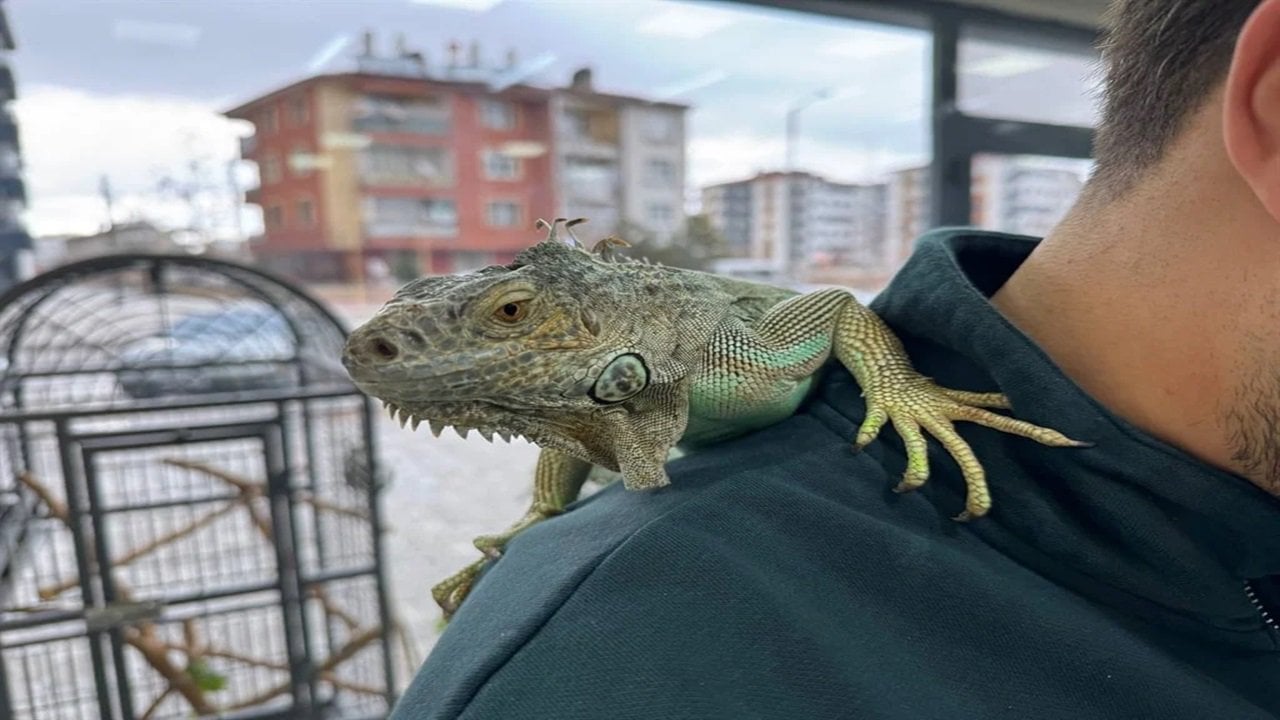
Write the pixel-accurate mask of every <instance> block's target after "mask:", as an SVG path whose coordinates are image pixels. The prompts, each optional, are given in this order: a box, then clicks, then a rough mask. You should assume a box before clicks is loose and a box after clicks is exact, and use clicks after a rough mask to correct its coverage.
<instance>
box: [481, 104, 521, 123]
mask: <svg viewBox="0 0 1280 720" xmlns="http://www.w3.org/2000/svg"><path fill="white" fill-rule="evenodd" d="M480 123H481V124H482V125H484V126H485V127H487V128H489V129H490V130H515V129H516V106H515V105H514V104H513V103H509V102H506V101H504V100H493V99H491V98H484V99H482V100H481V101H480Z"/></svg>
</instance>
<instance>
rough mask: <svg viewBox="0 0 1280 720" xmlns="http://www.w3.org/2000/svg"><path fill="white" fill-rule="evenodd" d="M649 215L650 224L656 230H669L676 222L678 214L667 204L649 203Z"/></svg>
mask: <svg viewBox="0 0 1280 720" xmlns="http://www.w3.org/2000/svg"><path fill="white" fill-rule="evenodd" d="M648 215H649V223H650V224H652V225H653V226H654V227H655V228H668V227H671V224H672V221H673V220H675V215H676V213H675V210H674V209H672V207H671V206H670V205H668V204H667V203H649V208H648Z"/></svg>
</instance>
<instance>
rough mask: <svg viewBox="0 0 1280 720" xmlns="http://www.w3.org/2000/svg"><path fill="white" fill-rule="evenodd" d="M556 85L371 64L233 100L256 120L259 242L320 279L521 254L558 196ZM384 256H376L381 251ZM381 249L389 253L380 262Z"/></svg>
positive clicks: (298, 271) (267, 255) (259, 250)
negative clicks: (496, 84) (499, 85)
mask: <svg viewBox="0 0 1280 720" xmlns="http://www.w3.org/2000/svg"><path fill="white" fill-rule="evenodd" d="M550 97H551V95H550V92H549V91H547V90H543V89H538V88H532V87H527V86H521V85H517V86H514V87H510V88H508V89H506V90H503V91H501V92H496V93H495V92H493V91H492V90H490V89H489V87H488V86H487V85H485V84H483V83H479V82H469V81H462V80H442V79H431V78H425V77H397V76H395V75H381V74H372V73H364V72H356V73H343V74H332V75H320V76H316V77H311V78H307V79H305V80H302V81H299V82H297V83H294V84H292V85H289V86H287V87H284V88H281V89H279V90H275V91H273V92H270V93H267V94H266V95H263V96H261V97H258V98H255V99H253V100H250V101H249V102H246V103H244V104H243V105H240V106H239V107H236V108H233V109H231V110H229V111H227V113H226V114H227V116H229V117H232V118H239V119H243V120H248V121H249V122H251V123H253V125H254V128H255V133H254V135H253V136H251V137H249V138H247V139H246V140H245V141H244V142H243V144H242V148H241V150H242V155H243V157H244V158H245V159H247V160H253V161H255V162H256V163H257V165H258V168H259V176H260V184H259V186H258V187H257V188H255V189H253V190H251V191H250V192H249V193H248V201H249V202H250V203H253V204H257V205H259V206H261V207H262V212H263V221H264V225H265V229H264V233H263V235H262V237H261V238H259V239H257V240H256V241H255V243H254V254H255V256H256V257H257V258H258V260H259V261H260V262H261V263H262V264H263V265H264V266H266V267H268V268H270V269H273V270H275V271H277V272H282V273H286V274H289V275H293V276H295V277H299V278H302V279H305V280H312V281H352V280H358V279H361V278H363V277H364V276H365V274H366V273H367V272H369V271H370V270H371V269H372V268H373V267H375V266H377V265H381V266H382V267H385V268H389V269H390V270H391V271H392V272H394V273H396V274H397V275H400V276H416V275H419V274H426V273H449V272H457V271H463V270H469V269H474V268H478V267H483V266H485V265H489V264H493V263H504V262H509V261H510V260H511V258H512V257H514V255H515V254H516V253H517V252H519V251H520V250H521V249H523V248H525V247H528V246H529V244H530V241H531V238H532V237H534V235H533V232H532V230H533V222H534V219H535V218H537V217H539V216H545V215H550V214H554V213H555V211H556V208H557V207H558V203H557V198H556V196H555V190H554V188H555V185H554V183H553V178H552V173H553V170H552V130H551V116H550V111H549V107H550ZM371 261H372V262H371ZM378 261H381V263H379V262H378Z"/></svg>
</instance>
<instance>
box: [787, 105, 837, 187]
mask: <svg viewBox="0 0 1280 720" xmlns="http://www.w3.org/2000/svg"><path fill="white" fill-rule="evenodd" d="M833 95H835V89H834V88H829V87H825V88H821V89H818V90H815V91H813V92H812V93H809V94H808V95H805V96H804V97H801V98H800V99H798V100H794V101H792V103H791V104H790V105H788V106H787V166H786V170H787V172H795V169H796V139H797V135H799V133H800V112H801V111H802V110H804V109H805V108H807V107H809V106H810V105H813V104H814V103H817V102H821V101H822V100H826V99H828V98H830V97H832V96H833Z"/></svg>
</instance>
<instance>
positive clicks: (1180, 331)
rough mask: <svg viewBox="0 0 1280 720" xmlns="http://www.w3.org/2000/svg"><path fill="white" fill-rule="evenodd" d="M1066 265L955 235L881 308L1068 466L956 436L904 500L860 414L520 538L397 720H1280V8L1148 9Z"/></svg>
mask: <svg viewBox="0 0 1280 720" xmlns="http://www.w3.org/2000/svg"><path fill="white" fill-rule="evenodd" d="M1112 19H1113V21H1114V22H1113V25H1112V30H1111V32H1110V33H1109V36H1108V39H1107V41H1106V43H1105V46H1104V48H1103V56H1104V61H1105V62H1106V65H1107V76H1106V93H1105V108H1104V113H1103V118H1102V121H1101V125H1100V127H1099V131H1098V136H1097V148H1096V155H1097V172H1096V174H1095V175H1094V177H1092V178H1091V180H1090V182H1089V184H1088V187H1087V188H1086V189H1085V191H1084V193H1083V194H1082V197H1081V199H1080V201H1079V203H1078V204H1077V205H1076V207H1075V208H1074V209H1073V210H1072V211H1071V213H1070V214H1069V216H1068V217H1067V219H1066V220H1065V221H1064V222H1063V223H1062V224H1061V226H1060V227H1058V228H1057V229H1056V230H1055V231H1054V232H1053V233H1051V234H1050V235H1049V236H1048V237H1047V238H1045V239H1044V240H1043V241H1041V242H1039V243H1036V242H1033V241H1031V240H1029V239H1026V238H1019V237H1012V236H1006V235H1000V234H995V233H986V232H975V231H948V232H938V233H934V234H932V235H931V236H929V237H927V238H926V239H925V240H924V242H923V243H922V244H921V247H920V248H919V250H918V251H917V253H916V254H915V256H914V257H913V258H912V259H911V260H910V262H909V263H908V264H907V266H906V267H905V268H904V269H903V270H902V271H901V273H900V274H899V275H898V276H897V278H895V280H894V282H893V283H892V285H891V286H890V287H889V288H888V289H887V290H886V291H885V292H884V293H883V294H882V295H881V296H880V297H879V298H877V300H876V302H875V304H874V305H873V307H874V309H875V310H876V311H877V312H878V313H879V314H880V315H881V316H882V317H883V318H885V320H886V321H887V322H888V323H889V325H890V326H891V327H892V328H893V329H894V330H895V331H896V332H897V333H898V334H899V335H900V336H901V337H902V338H903V340H904V343H905V345H906V348H907V350H908V352H909V353H910V354H911V356H912V359H913V361H914V362H915V364H916V367H917V368H918V369H919V370H920V371H921V372H922V373H923V374H925V375H928V376H931V377H934V378H935V379H936V380H937V381H938V382H939V383H940V384H942V385H944V386H947V387H957V388H969V389H974V390H996V389H997V388H998V389H999V390H1002V391H1004V392H1005V393H1007V394H1008V396H1009V397H1010V398H1011V400H1012V402H1013V406H1014V408H1015V411H1016V414H1017V415H1018V416H1019V417H1021V418H1022V419H1025V420H1028V421H1030V422H1034V423H1037V424H1041V425H1047V426H1052V427H1054V428H1056V429H1058V430H1061V431H1062V432H1063V433H1065V434H1066V435H1068V436H1070V437H1073V438H1080V439H1084V440H1089V441H1093V442H1094V443H1096V445H1095V446H1094V447H1092V448H1089V449H1085V450H1072V451H1063V450H1060V449H1053V448H1046V447H1043V446H1040V445H1038V444H1036V443H1034V442H1031V441H1028V440H1025V439H1020V438H1016V437H1012V436H1010V435H1006V434H1003V433H999V432H996V431H993V430H987V429H985V428H981V427H976V426H973V425H963V424H962V425H961V426H959V430H960V432H961V433H962V434H963V435H964V437H965V439H966V440H967V441H968V442H969V443H970V444H971V445H972V447H973V449H974V451H975V452H976V453H977V455H978V457H979V458H980V459H981V460H982V462H983V463H984V465H985V467H986V468H987V472H988V477H989V479H990V482H991V487H992V493H993V497H994V509H993V511H992V513H991V514H990V515H989V516H987V517H986V518H982V519H979V520H976V521H974V522H972V523H970V524H966V525H960V524H957V523H953V522H951V521H950V520H949V519H948V517H947V516H948V514H949V512H951V511H954V509H955V508H956V507H957V506H959V504H960V503H961V497H962V492H963V485H962V482H961V480H960V477H959V473H958V470H957V468H956V466H955V464H954V462H952V461H951V460H950V458H949V457H948V456H946V455H945V453H944V452H942V451H941V450H940V448H939V446H937V444H936V443H935V444H931V452H932V453H933V457H932V458H931V464H932V467H933V477H932V479H931V480H930V482H929V484H928V485H926V486H925V488H924V489H923V490H921V491H919V492H916V493H912V494H906V495H895V494H894V493H892V492H891V490H890V489H891V488H892V487H893V485H894V484H895V480H896V478H895V477H894V476H895V475H897V474H899V473H901V472H902V468H903V466H904V453H903V448H902V444H901V441H900V440H899V439H898V437H897V435H896V434H895V433H892V432H885V433H882V434H881V436H880V440H878V441H877V442H875V443H873V444H872V445H871V446H870V447H868V448H867V449H866V450H865V451H863V452H862V453H860V454H855V453H854V452H853V451H852V450H851V448H850V442H851V439H852V438H853V436H854V434H855V432H856V429H857V427H858V425H859V423H860V421H861V420H862V413H863V406H862V402H861V400H860V399H859V398H858V391H857V388H856V387H855V386H854V385H853V382H852V380H851V379H850V378H849V376H848V375H847V374H845V373H843V372H840V371H833V372H832V373H830V376H829V379H828V380H827V381H826V382H825V383H824V386H823V387H822V388H821V389H820V390H819V392H818V394H817V396H816V397H815V398H814V399H813V400H812V401H811V402H810V403H809V404H807V405H806V406H805V407H804V408H803V409H802V411H801V412H800V413H798V414H797V415H796V416H795V417H794V418H791V419H790V420H788V421H786V422H784V423H782V424H780V425H777V426H774V427H772V428H770V429H768V430H765V431H763V432H758V433H755V434H753V435H750V436H748V437H746V438H742V439H740V440H737V441H733V442H730V443H727V444H725V445H723V446H720V447H718V448H716V449H715V450H713V451H711V452H707V453H703V454H699V455H696V456H693V457H690V458H686V459H683V460H680V461H676V462H675V463H672V466H671V468H670V470H671V476H672V478H673V483H674V484H673V485H672V487H671V488H669V489H667V490H664V491H662V492H660V493H652V494H647V493H628V492H624V491H623V490H622V489H621V488H612V489H608V490H605V491H603V492H601V493H599V494H597V495H596V496H595V497H593V498H590V499H588V500H586V501H585V502H582V503H581V504H580V506H579V507H577V508H575V509H573V510H572V512H570V513H568V514H566V515H564V516H563V517H560V518H556V519H554V520H552V521H549V522H546V523H543V524H542V525H539V526H537V527H535V528H534V529H532V530H530V531H529V532H527V533H526V534H525V535H523V536H521V537H520V538H519V539H517V540H516V541H515V542H514V543H512V544H511V546H510V547H509V548H508V550H507V553H506V555H505V556H504V557H503V558H502V559H501V560H500V561H499V562H497V563H496V564H495V565H494V566H493V567H492V569H491V570H490V571H489V572H488V573H487V574H486V575H485V576H484V577H483V578H482V580H481V581H480V582H479V583H478V584H477V586H476V588H475V590H474V591H473V593H472V595H471V596H470V597H469V599H468V600H467V602H466V604H465V605H464V606H463V608H462V610H461V611H460V613H459V614H458V615H457V617H456V618H455V620H454V623H453V625H452V626H451V627H450V628H449V630H448V631H447V632H446V633H445V634H444V636H443V637H442V638H441V640H440V643H439V645H438V646H437V647H436V649H435V651H434V653H433V654H432V656H431V657H430V658H429V659H428V661H427V662H426V664H425V666H424V667H423V669H422V670H421V672H420V673H419V675H418V677H417V678H416V679H415V681H414V683H413V686H412V687H411V688H410V690H409V691H408V693H407V694H406V695H405V697H404V699H403V700H402V702H401V703H400V704H399V706H398V707H397V710H396V713H395V715H394V717H396V718H404V719H408V718H415V719H416V718H424V719H425V718H465V719H472V718H548V719H550V718H554V719H556V720H568V719H572V718H593V719H594V718H600V719H609V720H616V719H625V718H661V719H663V720H674V719H676V718H714V719H719V718H725V719H726V720H727V719H729V718H788V719H789V718H805V719H809V718H813V719H825V718H913V719H915V718H1019V719H1022V718H1036V719H1041V720H1042V719H1045V718H1072V719H1073V720H1081V719H1088V718H1195V719H1196V720H1201V719H1204V718H1215V719H1216V718H1224V719H1225V718H1231V719H1232V720H1251V719H1257V720H1261V719H1262V718H1275V717H1280V623H1278V622H1277V621H1278V619H1280V499H1278V498H1277V496H1280V0H1122V1H1121V2H1120V3H1119V4H1118V5H1117V6H1116V7H1115V9H1114V15H1113V18H1112Z"/></svg>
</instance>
